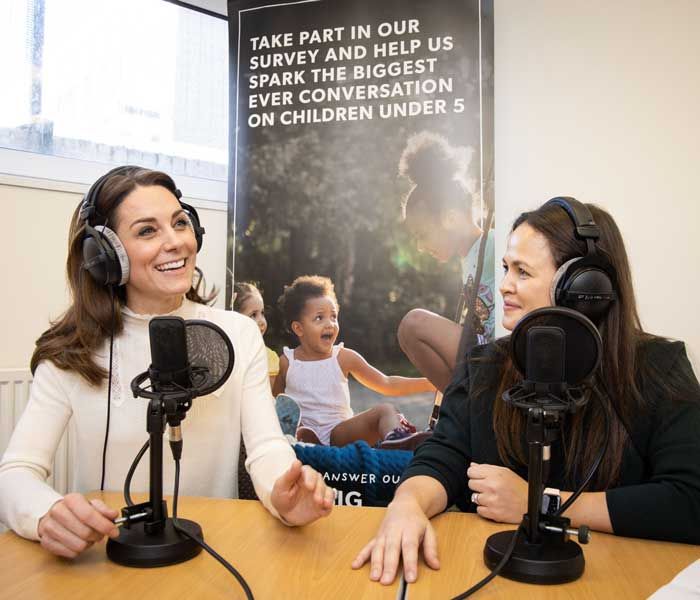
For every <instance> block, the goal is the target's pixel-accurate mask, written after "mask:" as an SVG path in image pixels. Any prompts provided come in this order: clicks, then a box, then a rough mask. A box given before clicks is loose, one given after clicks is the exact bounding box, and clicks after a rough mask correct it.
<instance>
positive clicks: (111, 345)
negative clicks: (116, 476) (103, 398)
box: [100, 285, 115, 491]
mask: <svg viewBox="0 0 700 600" xmlns="http://www.w3.org/2000/svg"><path fill="white" fill-rule="evenodd" d="M109 296H110V299H111V301H112V325H111V327H110V331H109V376H108V378H107V425H106V427H105V441H104V444H103V446H102V476H101V478H100V491H104V489H105V471H106V466H107V440H108V439H109V419H110V416H111V407H112V360H113V350H114V321H115V315H114V305H115V301H114V287H113V286H111V285H110V286H109Z"/></svg>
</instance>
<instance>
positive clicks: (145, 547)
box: [107, 372, 203, 567]
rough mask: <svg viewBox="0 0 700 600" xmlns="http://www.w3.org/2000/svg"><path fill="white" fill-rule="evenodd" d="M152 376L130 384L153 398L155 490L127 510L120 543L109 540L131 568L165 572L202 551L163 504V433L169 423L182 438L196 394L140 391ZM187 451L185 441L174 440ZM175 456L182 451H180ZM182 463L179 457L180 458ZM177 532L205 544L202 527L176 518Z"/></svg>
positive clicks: (150, 426)
mask: <svg viewBox="0 0 700 600" xmlns="http://www.w3.org/2000/svg"><path fill="white" fill-rule="evenodd" d="M148 376H149V373H148V372H146V373H143V374H142V375H140V376H139V377H137V378H136V379H135V380H134V381H133V382H132V385H131V388H132V391H133V392H134V396H137V397H138V396H145V397H148V398H150V401H149V405H148V409H147V414H146V429H147V431H148V434H149V459H150V460H149V463H150V464H149V467H150V486H149V500H148V501H147V502H142V503H140V504H134V505H132V506H126V507H124V508H122V511H121V513H122V519H121V522H122V523H123V525H122V527H121V528H120V530H119V537H118V538H117V539H109V540H108V541H107V556H108V557H109V558H110V559H111V560H113V561H114V562H116V563H119V564H122V565H126V566H129V567H162V566H166V565H172V564H175V563H179V562H184V561H186V560H190V559H191V558H194V557H195V556H197V554H199V553H200V552H201V550H202V548H201V547H200V546H199V544H197V543H196V542H195V541H194V540H193V539H191V538H190V537H187V536H184V535H182V534H181V533H179V532H178V531H177V530H176V529H175V527H174V526H173V519H172V518H170V517H168V507H167V503H166V501H165V500H163V433H164V432H165V425H166V421H167V423H168V424H169V425H171V427H172V429H173V430H175V431H176V435H179V430H180V427H179V425H180V422H181V421H182V419H184V418H185V413H186V412H187V410H188V409H189V407H190V405H191V401H192V398H193V397H194V394H193V393H192V391H187V390H181V391H177V392H167V391H166V392H152V391H145V390H143V389H142V388H140V387H139V386H140V384H141V383H143V381H144V380H145V379H146V378H147V377H148ZM173 444H175V445H176V446H177V447H179V448H178V449H179V451H180V452H181V450H182V438H181V437H180V438H179V440H178V439H175V440H171V446H172V445H173ZM173 451H174V452H176V451H178V450H176V449H174V450H173ZM178 458H179V456H178ZM177 524H178V527H180V528H182V529H185V530H186V531H187V532H188V533H189V534H190V535H191V536H196V537H197V538H199V539H200V540H203V534H202V528H201V527H200V526H199V524H197V523H195V522H194V521H190V520H188V519H181V518H179V517H178V519H177Z"/></svg>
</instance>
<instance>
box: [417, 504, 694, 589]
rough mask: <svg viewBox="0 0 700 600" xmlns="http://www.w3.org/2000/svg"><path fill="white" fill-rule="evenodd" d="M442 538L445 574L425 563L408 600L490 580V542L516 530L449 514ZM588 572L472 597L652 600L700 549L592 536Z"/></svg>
mask: <svg viewBox="0 0 700 600" xmlns="http://www.w3.org/2000/svg"><path fill="white" fill-rule="evenodd" d="M433 525H434V526H435V528H436V531H437V534H438V543H439V553H440V570H439V571H433V570H431V569H429V568H428V567H427V566H426V565H425V563H423V562H421V563H420V565H419V567H418V580H417V581H416V583H415V584H409V585H408V586H407V590H406V599H407V600H419V599H427V598H430V599H431V600H436V599H438V598H453V597H454V596H457V595H458V594H461V593H462V592H464V591H466V590H467V589H468V588H470V587H471V586H472V585H474V584H475V583H476V582H478V581H480V580H481V579H482V578H483V577H485V576H486V575H488V573H489V571H488V569H487V568H486V566H485V565H484V560H483V549H484V543H485V541H486V538H487V537H488V536H489V535H491V534H492V533H495V532H497V531H503V530H506V529H513V528H514V527H513V526H507V525H496V524H494V523H491V522H489V521H486V520H484V519H482V518H480V517H478V516H477V515H475V514H465V513H456V512H449V513H444V514H442V515H440V516H438V517H435V518H434V519H433ZM583 554H584V557H585V559H586V570H585V571H584V573H583V575H582V576H581V578H580V579H578V580H577V581H574V582H571V583H567V584H563V585H550V586H542V585H539V586H536V585H531V584H525V583H518V582H515V581H510V580H508V579H504V578H503V577H496V578H495V579H493V580H492V581H491V582H489V583H488V584H486V586H485V587H483V588H482V589H481V590H479V591H478V592H477V593H476V594H475V595H474V596H473V597H474V598H477V599H481V598H499V599H500V598H529V599H535V598H537V599H538V600H539V599H540V598H543V599H549V598H586V599H588V598H590V599H591V600H599V599H601V598H615V599H616V600H619V599H624V598H635V599H637V598H647V597H648V596H649V595H650V594H652V593H653V592H655V591H656V590H657V589H658V588H660V587H661V586H662V585H665V584H666V583H668V582H669V581H670V580H671V579H673V578H674V577H675V575H676V574H678V572H680V571H682V570H683V569H684V568H685V567H687V566H688V565H689V564H691V563H692V562H694V561H696V560H698V559H700V546H691V545H686V544H671V543H669V542H653V541H649V540H637V539H631V538H622V537H616V536H614V535H607V534H604V533H598V532H593V534H592V535H591V542H590V543H589V544H587V545H586V546H583Z"/></svg>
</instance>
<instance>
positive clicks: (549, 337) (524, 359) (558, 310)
mask: <svg viewBox="0 0 700 600" xmlns="http://www.w3.org/2000/svg"><path fill="white" fill-rule="evenodd" d="M533 340H536V341H535V342H534V343H533ZM562 340H563V341H562ZM602 350H603V342H602V340H601V337H600V333H599V332H598V329H597V328H596V326H595V325H594V324H593V323H592V321H591V320H590V319H588V318H587V317H586V316H584V315H583V314H581V313H580V312H577V311H575V310H571V309H570V308H564V307H560V306H552V307H546V308H538V309H537V310H533V311H532V312H530V313H528V314H527V315H525V316H524V317H523V318H522V319H520V321H518V323H517V325H516V326H515V329H513V333H512V335H511V338H510V353H511V356H512V358H513V363H514V364H515V367H516V368H517V369H518V371H519V372H520V373H521V374H522V375H523V377H525V378H528V375H531V374H528V373H527V365H528V355H529V353H536V354H535V355H534V356H530V364H531V365H533V364H535V365H539V363H542V364H544V366H538V367H536V368H538V369H539V370H540V371H541V372H542V374H543V375H544V376H545V379H544V380H547V378H546V375H548V374H549V373H547V371H555V372H556V373H557V374H563V379H562V381H563V382H565V383H567V384H568V385H569V386H576V385H579V384H580V383H582V382H583V381H585V380H586V379H588V378H589V377H590V376H591V375H593V373H594V372H595V371H596V369H597V368H598V366H599V365H600V361H601V356H602ZM560 353H561V356H554V355H556V354H560ZM549 355H552V356H549ZM533 359H534V360H533ZM545 367H547V368H545ZM538 379H539V378H538Z"/></svg>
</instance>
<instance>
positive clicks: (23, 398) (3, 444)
mask: <svg viewBox="0 0 700 600" xmlns="http://www.w3.org/2000/svg"><path fill="white" fill-rule="evenodd" d="M31 385H32V374H31V372H30V371H29V369H0V456H2V455H3V454H4V453H5V448H7V444H8V443H9V441H10V436H11V435H12V430H13V429H14V428H15V425H16V423H17V421H19V418H20V417H21V416H22V412H23V411H24V407H25V406H26V405H27V402H28V400H29V390H30V388H31ZM68 444H69V440H68V430H66V433H64V434H63V437H62V438H61V443H60V444H59V446H58V450H56V458H55V459H54V464H53V472H52V473H51V476H50V477H49V479H48V484H49V485H50V486H51V487H52V488H54V489H55V490H56V491H57V492H59V493H60V494H66V493H68V482H69V481H70V479H69V468H70V465H69V464H68Z"/></svg>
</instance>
